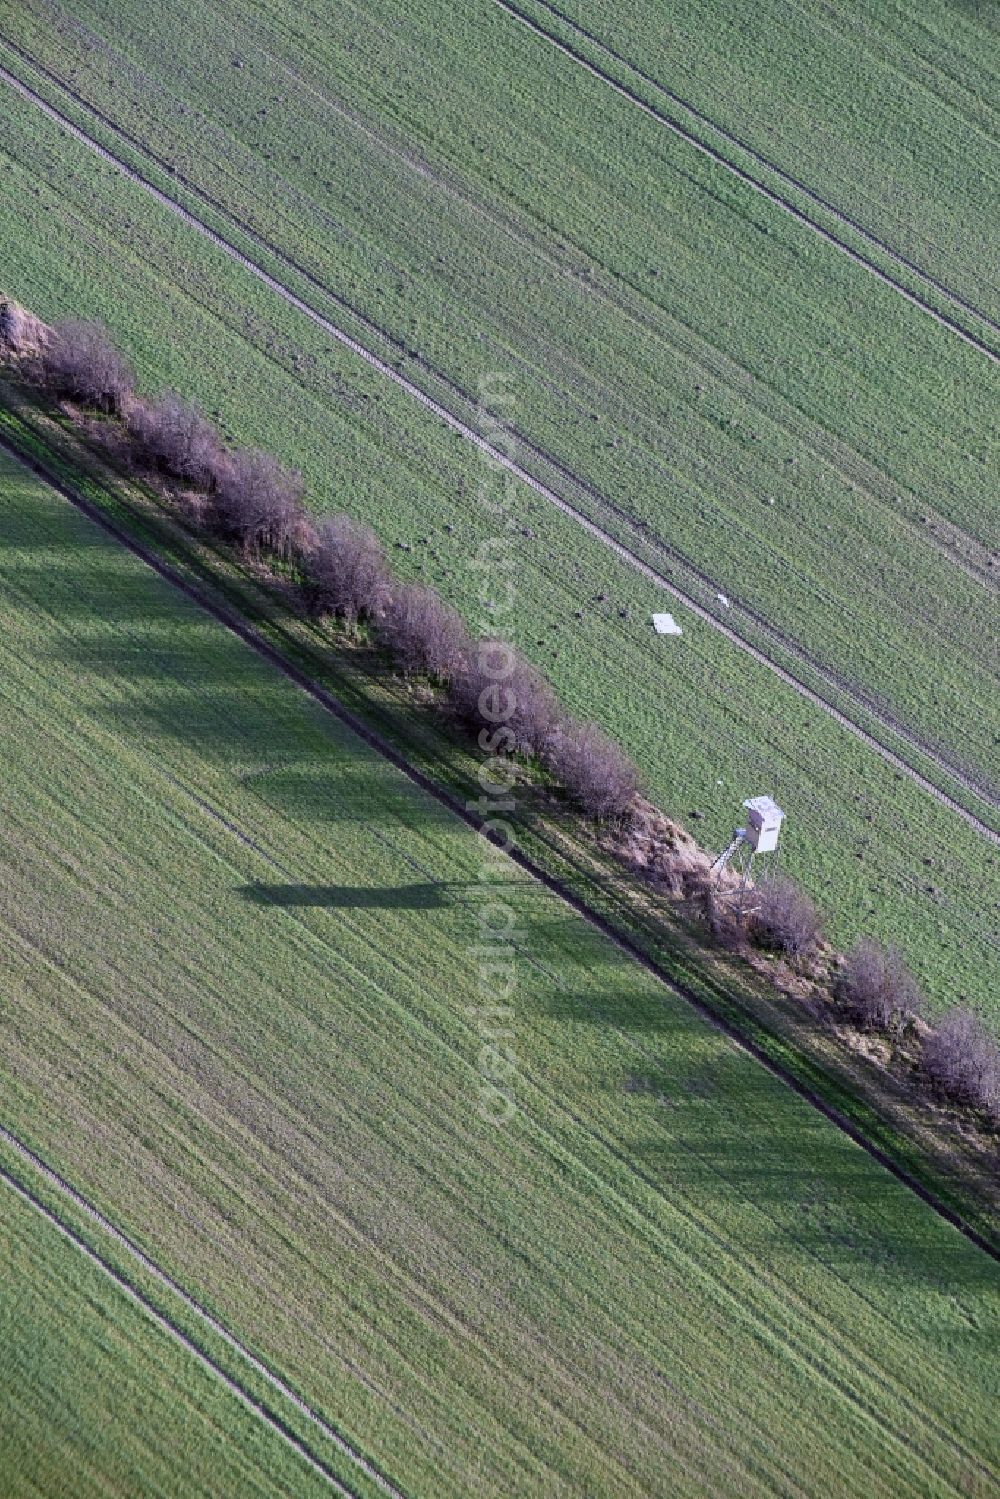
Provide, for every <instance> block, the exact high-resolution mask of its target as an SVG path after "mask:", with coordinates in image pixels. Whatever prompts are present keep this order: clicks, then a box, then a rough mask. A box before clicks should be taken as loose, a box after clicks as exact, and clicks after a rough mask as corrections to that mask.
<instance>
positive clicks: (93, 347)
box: [42, 318, 134, 412]
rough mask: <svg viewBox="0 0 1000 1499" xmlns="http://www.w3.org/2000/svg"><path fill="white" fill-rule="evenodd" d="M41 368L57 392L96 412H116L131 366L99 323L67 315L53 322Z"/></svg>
mask: <svg viewBox="0 0 1000 1499" xmlns="http://www.w3.org/2000/svg"><path fill="white" fill-rule="evenodd" d="M42 371H43V374H44V376H45V379H46V381H47V382H48V384H49V385H50V386H51V387H52V389H53V390H54V391H55V392H56V393H57V394H58V395H66V396H72V397H73V398H74V399H75V400H78V401H83V402H84V403H85V404H86V405H88V406H95V407H96V408H97V409H98V410H99V411H106V412H119V411H121V409H122V406H123V404H124V402H125V399H126V397H127V396H128V395H130V394H131V391H132V387H133V384H134V377H133V374H132V369H131V366H130V365H129V363H128V360H127V359H126V358H125V357H124V355H123V354H120V353H119V352H118V350H117V349H116V348H115V346H114V344H113V343H112V341H111V335H110V334H109V333H108V330H107V329H106V328H105V327H103V325H102V324H100V323H88V322H86V321H84V320H83V319H78V318H71V319H69V320H68V321H66V322H63V323H57V324H56V326H55V327H54V328H53V330H52V336H51V338H50V339H49V342H48V345H47V346H46V348H45V350H44V352H43V354H42Z"/></svg>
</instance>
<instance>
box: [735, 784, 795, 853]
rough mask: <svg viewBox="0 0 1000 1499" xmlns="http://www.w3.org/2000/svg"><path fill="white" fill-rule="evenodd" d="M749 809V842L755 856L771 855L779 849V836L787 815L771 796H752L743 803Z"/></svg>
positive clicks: (747, 828) (747, 829)
mask: <svg viewBox="0 0 1000 1499" xmlns="http://www.w3.org/2000/svg"><path fill="white" fill-rule="evenodd" d="M743 805H744V807H746V809H747V826H746V828H745V829H744V831H745V833H746V839H747V842H748V843H749V844H750V847H751V848H752V849H753V851H754V853H755V854H771V853H773V852H774V850H775V849H776V848H777V847H778V834H779V832H780V831H781V824H782V822H783V821H784V817H785V814H784V812H782V810H781V808H780V807H779V806H778V804H777V802H776V801H774V800H773V799H772V798H771V797H769V796H752V797H750V799H749V800H748V801H745V802H744V803H743Z"/></svg>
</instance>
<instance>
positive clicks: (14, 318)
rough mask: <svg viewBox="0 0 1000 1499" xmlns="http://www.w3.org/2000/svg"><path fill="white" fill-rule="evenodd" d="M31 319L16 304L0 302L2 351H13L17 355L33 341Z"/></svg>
mask: <svg viewBox="0 0 1000 1499" xmlns="http://www.w3.org/2000/svg"><path fill="white" fill-rule="evenodd" d="M34 322H35V319H33V318H30V317H29V315H28V314H27V313H26V312H25V311H24V309H23V308H22V307H18V305H17V303H16V302H0V350H4V349H11V350H13V352H14V353H15V354H17V353H20V351H21V350H22V349H23V348H24V347H25V345H26V344H27V343H29V342H30V341H31V337H30V334H31V331H32V330H31V324H32V323H34Z"/></svg>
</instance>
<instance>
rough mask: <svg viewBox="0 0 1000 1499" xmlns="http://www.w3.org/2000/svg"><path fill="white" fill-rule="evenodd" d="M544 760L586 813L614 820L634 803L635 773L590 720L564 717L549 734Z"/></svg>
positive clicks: (603, 820)
mask: <svg viewBox="0 0 1000 1499" xmlns="http://www.w3.org/2000/svg"><path fill="white" fill-rule="evenodd" d="M546 760H547V762H548V764H549V766H550V768H551V769H552V771H553V773H554V775H555V776H556V778H557V780H558V781H559V782H560V783H561V784H562V785H563V786H564V787H565V789H566V790H567V791H568V792H569V794H570V796H571V797H572V798H573V800H574V801H575V802H576V803H577V804H578V806H579V807H580V808H581V809H582V810H583V811H584V812H585V813H586V814H587V816H588V817H594V818H596V819H597V820H598V821H599V822H607V821H618V820H620V819H621V818H623V817H625V816H626V815H627V814H628V813H629V812H630V811H631V810H632V808H633V806H634V805H635V800H636V797H637V796H638V794H639V774H638V771H637V770H636V768H635V766H634V765H633V764H632V761H631V760H630V759H629V757H628V755H626V753H625V751H624V750H623V749H622V748H621V746H620V745H618V744H616V743H615V742H614V740H613V739H609V738H608V736H607V735H606V734H605V733H603V731H602V730H601V729H599V728H598V727H597V725H596V724H593V723H580V722H577V721H575V720H572V719H567V720H566V721H564V722H563V723H561V724H560V725H559V728H558V730H557V731H556V733H555V734H553V736H552V739H551V742H550V745H549V748H548V750H547V751H546Z"/></svg>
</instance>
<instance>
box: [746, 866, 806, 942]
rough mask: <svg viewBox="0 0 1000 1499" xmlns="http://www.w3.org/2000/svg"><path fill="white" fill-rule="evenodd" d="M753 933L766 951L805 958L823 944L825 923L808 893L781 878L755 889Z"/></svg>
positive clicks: (793, 882) (750, 927)
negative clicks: (770, 950)
mask: <svg viewBox="0 0 1000 1499" xmlns="http://www.w3.org/2000/svg"><path fill="white" fill-rule="evenodd" d="M749 930H750V934H751V936H752V937H753V938H754V939H755V941H757V942H759V943H760V945H761V946H762V947H773V948H777V949H778V951H779V952H783V953H787V955H788V956H789V957H790V958H803V957H806V956H807V955H808V954H809V953H810V952H811V951H812V950H813V948H815V946H816V944H817V943H818V942H819V939H820V935H821V931H822V922H821V920H820V915H819V912H818V911H817V909H816V907H815V905H814V904H813V902H812V900H810V898H809V896H808V895H806V893H805V891H804V890H800V889H799V887H798V885H796V883H795V881H794V880H790V879H788V878H787V877H786V876H784V875H777V876H775V877H774V878H773V879H768V880H764V881H762V883H761V884H759V885H757V886H756V887H755V889H754V909H753V912H752V914H751V916H750V921H749Z"/></svg>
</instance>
